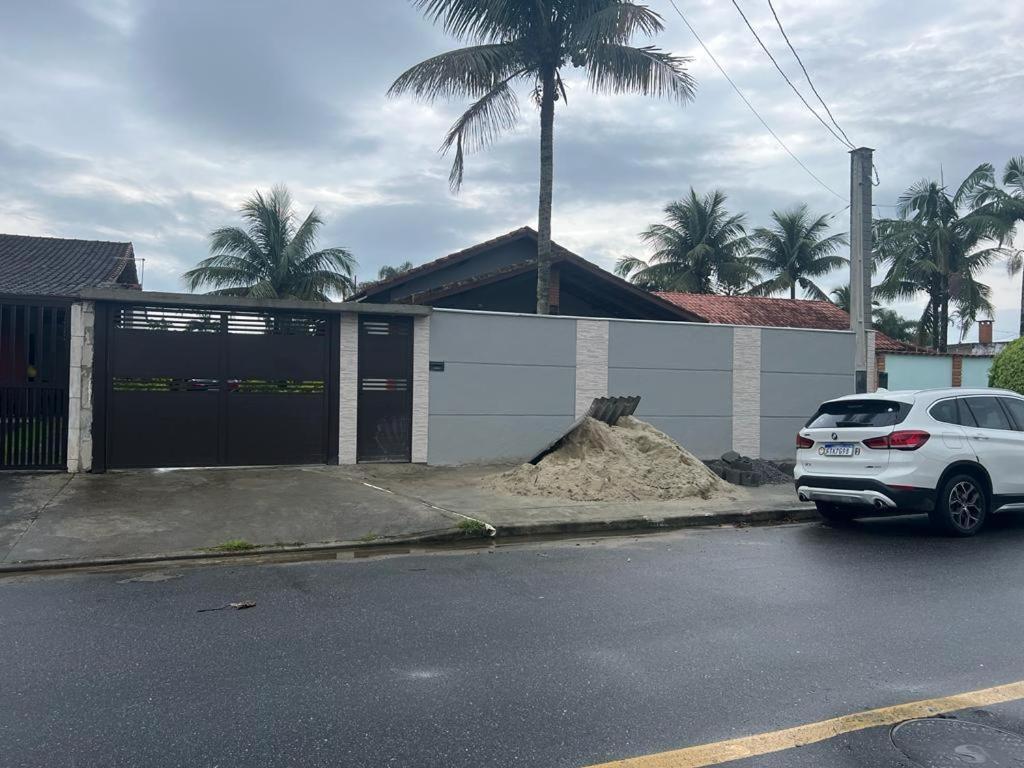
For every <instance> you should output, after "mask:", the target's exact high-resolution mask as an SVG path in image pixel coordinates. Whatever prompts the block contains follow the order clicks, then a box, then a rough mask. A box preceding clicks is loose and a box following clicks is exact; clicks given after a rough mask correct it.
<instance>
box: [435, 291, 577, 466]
mask: <svg viewBox="0 0 1024 768" xmlns="http://www.w3.org/2000/svg"><path fill="white" fill-rule="evenodd" d="M430 360H431V361H438V362H443V363H444V367H445V368H444V371H431V372H430V418H429V427H430V442H429V447H428V452H427V456H428V461H429V462H430V463H431V464H465V463H474V462H487V461H503V460H514V459H523V458H526V457H528V456H529V455H531V454H532V453H533V452H534V451H537V450H539V449H540V448H542V447H543V446H544V445H545V444H546V443H547V442H548V441H550V440H553V439H554V438H556V437H557V436H558V435H559V434H560V433H561V432H562V431H563V430H564V429H565V428H566V427H567V426H568V425H569V424H571V423H572V421H573V419H574V418H575V416H574V412H575V405H576V404H575V392H576V320H575V319H572V318H562V317H530V316H527V315H501V314H487V313H477V312H472V313H469V312H456V311H447V310H438V311H435V312H434V314H433V315H432V317H431V327H430Z"/></svg>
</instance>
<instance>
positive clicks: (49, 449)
mask: <svg viewBox="0 0 1024 768" xmlns="http://www.w3.org/2000/svg"><path fill="white" fill-rule="evenodd" d="M70 348H71V329H70V305H69V304H67V303H58V302H37V301H20V300H14V299H0V469H65V468H66V467H67V447H68V371H69V357H70Z"/></svg>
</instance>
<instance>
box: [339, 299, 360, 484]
mask: <svg viewBox="0 0 1024 768" xmlns="http://www.w3.org/2000/svg"><path fill="white" fill-rule="evenodd" d="M339 357H340V358H341V366H340V367H341V370H340V371H339V372H338V399H339V401H340V403H339V408H340V413H339V416H338V463H339V464H355V463H356V431H357V427H358V420H357V419H358V408H359V316H358V315H355V314H352V313H345V314H342V316H341V354H340V356H339Z"/></svg>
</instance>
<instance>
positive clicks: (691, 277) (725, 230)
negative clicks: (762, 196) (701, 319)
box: [615, 187, 757, 294]
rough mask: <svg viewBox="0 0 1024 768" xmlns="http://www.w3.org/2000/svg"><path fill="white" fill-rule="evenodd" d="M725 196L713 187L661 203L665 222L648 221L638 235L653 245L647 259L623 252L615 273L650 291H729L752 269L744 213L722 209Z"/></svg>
mask: <svg viewBox="0 0 1024 768" xmlns="http://www.w3.org/2000/svg"><path fill="white" fill-rule="evenodd" d="M725 199H726V198H725V194H724V193H722V192H721V191H720V190H717V189H716V190H714V191H712V192H710V193H708V194H707V195H705V196H704V197H700V196H698V195H697V193H696V192H695V191H694V190H693V188H692V187H691V188H690V194H689V196H688V197H686V198H684V199H682V200H676V201H674V202H671V203H669V204H668V205H666V206H665V223H664V224H652V225H651V226H649V227H648V228H647V229H646V230H644V231H643V232H642V233H641V234H640V239H641V240H643V241H644V242H645V243H647V244H648V245H650V246H652V247H653V248H654V253H653V255H652V256H651V258H650V260H649V261H643V260H642V259H638V258H635V257H632V256H624V257H622V258H621V259H619V261H618V263H616V265H615V273H616V274H618V275H620V276H621V277H625V278H628V279H629V280H631V281H632V282H634V283H636V284H637V285H639V286H641V287H643V288H646V289H647V290H651V291H685V292H687V293H725V294H734V293H738V292H740V291H742V290H744V289H746V288H747V287H748V286H749V285H750V283H751V281H752V280H753V278H754V277H755V276H756V275H757V272H756V271H755V270H754V268H753V267H752V266H751V265H750V262H749V260H748V259H747V251H748V250H749V249H750V243H749V240H748V238H747V233H746V230H745V229H744V226H743V214H742V213H738V214H730V213H729V212H728V211H727V210H726V209H725Z"/></svg>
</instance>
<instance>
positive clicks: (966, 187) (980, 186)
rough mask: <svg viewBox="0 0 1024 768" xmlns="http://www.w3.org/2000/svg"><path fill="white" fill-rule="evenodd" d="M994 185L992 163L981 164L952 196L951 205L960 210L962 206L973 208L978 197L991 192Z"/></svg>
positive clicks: (994, 176)
mask: <svg viewBox="0 0 1024 768" xmlns="http://www.w3.org/2000/svg"><path fill="white" fill-rule="evenodd" d="M995 183H996V169H995V168H993V167H992V163H982V164H981V165H979V166H978V167H977V168H975V169H974V170H973V171H971V172H970V173H969V174H967V178H966V179H964V180H963V181H962V182H961V183H960V186H959V187H958V188H957V190H956V194H955V195H953V205H954V206H955V207H957V208H960V207H961V206H964V205H970V206H971V207H974V205H975V204H976V203H977V201H978V199H979V196H982V195H984V194H985V193H986V191H988V190H991V189H992V187H993V186H995Z"/></svg>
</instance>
